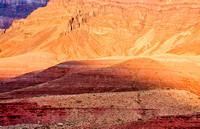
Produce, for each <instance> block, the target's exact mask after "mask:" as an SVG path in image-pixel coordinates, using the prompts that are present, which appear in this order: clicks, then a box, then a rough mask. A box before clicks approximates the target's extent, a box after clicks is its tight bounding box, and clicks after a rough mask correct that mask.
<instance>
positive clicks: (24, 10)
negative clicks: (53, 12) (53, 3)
mask: <svg viewBox="0 0 200 129" xmlns="http://www.w3.org/2000/svg"><path fill="white" fill-rule="evenodd" d="M47 2H48V0H0V28H1V29H7V28H9V27H10V25H11V24H12V22H13V20H14V19H21V18H26V17H27V16H28V15H29V14H30V13H31V12H33V11H34V10H35V9H37V8H38V7H43V6H46V4H47Z"/></svg>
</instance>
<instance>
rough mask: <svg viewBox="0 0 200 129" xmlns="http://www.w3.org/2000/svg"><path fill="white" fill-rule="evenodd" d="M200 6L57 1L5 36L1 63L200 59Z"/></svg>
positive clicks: (195, 3)
mask: <svg viewBox="0 0 200 129" xmlns="http://www.w3.org/2000/svg"><path fill="white" fill-rule="evenodd" d="M199 6H200V3H199V1H175V0H173V1H146V0H143V1H137V0H135V1H129V0H126V1H122V0H114V1H109V0H107V1H95V0H72V1H68V0H51V1H50V2H49V3H48V5H47V6H46V7H44V8H39V9H37V10H36V11H34V12H33V13H32V14H31V15H30V16H28V17H27V18H26V19H22V20H16V21H14V22H13V24H12V26H11V27H10V29H8V30H7V31H6V33H5V34H1V35H0V50H1V52H0V57H1V58H8V57H12V58H13V59H14V58H15V57H16V58H17V57H18V56H20V55H28V54H29V53H32V54H34V53H48V54H46V55H51V54H52V56H55V57H56V58H57V62H64V61H67V60H73V59H94V58H99V57H107V56H136V55H137V56H138V55H148V56H150V55H158V54H166V53H168V54H169V53H170V54H178V55H194V56H195V55H199V52H198V48H199V45H198V44H199V40H200V39H199V35H200V31H199V28H200V24H199V21H200V13H199V12H200V9H199ZM188 46H189V47H188ZM192 46H195V50H194V49H193V47H192ZM46 58H47V59H48V58H49V57H48V56H47V57H46ZM0 62H1V59H0ZM21 63H22V65H23V64H24V62H21ZM13 67H14V64H13ZM33 70H38V69H32V71H33ZM24 72H29V70H24Z"/></svg>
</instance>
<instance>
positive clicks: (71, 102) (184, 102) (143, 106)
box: [0, 90, 200, 128]
mask: <svg viewBox="0 0 200 129" xmlns="http://www.w3.org/2000/svg"><path fill="white" fill-rule="evenodd" d="M147 96H148V97H147ZM166 102H167V103H168V104H167V105H166ZM0 107H1V108H0V115H1V117H0V124H1V125H14V124H46V125H53V124H55V123H62V124H63V126H65V127H66V128H71V127H73V128H78V127H79V128H88V127H89V128H96V127H101V126H108V125H119V124H123V125H120V126H122V127H126V126H127V127H129V126H131V127H134V124H129V123H130V122H133V121H138V120H147V121H148V124H147V125H145V127H152V126H148V125H149V123H150V121H153V122H152V123H155V122H154V121H156V120H148V119H149V118H154V117H155V116H163V115H166V116H165V117H164V116H163V117H161V118H162V120H160V123H161V122H162V121H164V122H165V121H169V120H170V116H168V115H178V114H183V115H186V114H194V113H196V112H197V111H199V110H200V108H199V107H200V99H198V96H196V95H194V94H191V93H189V92H185V91H177V90H162V91H161V90H153V91H140V92H124V93H101V94H82V95H63V96H60V95H59V96H44V97H35V98H31V99H22V100H18V101H17V100H13V101H11V102H6V103H0ZM196 116H197V117H196ZM186 117H187V118H188V119H186V118H185V119H184V116H182V117H181V118H182V119H183V120H182V123H183V121H185V122H187V123H188V124H189V123H191V125H190V126H192V125H196V126H194V127H198V124H195V122H198V121H199V117H198V115H193V116H189V115H188V116H186ZM178 118H179V116H178V117H172V118H171V119H172V120H173V124H174V123H176V122H177V123H178V122H180V119H178ZM189 118H190V119H189ZM195 118H196V119H195ZM126 123H127V124H126ZM142 123H143V122H138V123H135V125H137V126H139V125H142ZM158 123H159V121H158ZM161 124H162V123H161ZM170 124H171V123H170V122H169V124H168V126H169V125H170ZM188 124H185V125H186V126H184V125H182V127H187V126H188ZM165 125H167V123H165ZM61 126H62V125H61ZM120 126H119V127H120ZM113 127H116V126H113ZM141 127H142V126H141ZM154 127H165V126H162V125H160V124H155V125H154ZM51 128H55V126H52V127H51ZM104 128H108V127H104Z"/></svg>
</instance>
